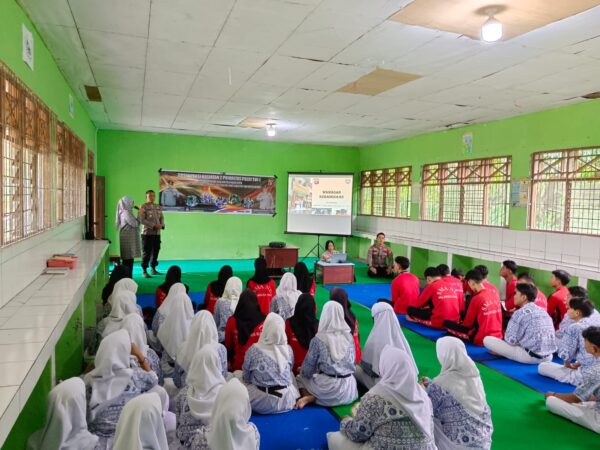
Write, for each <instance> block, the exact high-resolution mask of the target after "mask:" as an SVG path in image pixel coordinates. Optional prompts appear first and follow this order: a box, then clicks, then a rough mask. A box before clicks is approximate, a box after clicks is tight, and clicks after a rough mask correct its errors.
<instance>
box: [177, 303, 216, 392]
mask: <svg viewBox="0 0 600 450" xmlns="http://www.w3.org/2000/svg"><path fill="white" fill-rule="evenodd" d="M207 344H215V345H216V348H217V352H218V354H219V360H220V367H221V373H222V374H223V376H224V377H225V378H227V349H226V348H225V346H224V345H222V344H219V343H218V338H217V326H216V325H215V320H214V319H213V315H212V314H211V313H210V312H208V311H206V310H202V311H199V312H198V313H196V315H195V316H194V318H193V319H192V323H191V325H190V334H188V337H187V339H186V340H185V342H184V343H183V345H182V346H181V348H180V350H179V352H178V353H177V360H176V361H175V369H174V371H173V382H174V383H175V386H177V387H178V388H179V389H181V388H182V387H183V386H185V384H186V376H187V373H188V371H189V370H190V364H191V363H192V359H193V358H194V356H195V355H196V353H198V351H199V350H200V349H201V348H202V347H204V346H205V345H207Z"/></svg>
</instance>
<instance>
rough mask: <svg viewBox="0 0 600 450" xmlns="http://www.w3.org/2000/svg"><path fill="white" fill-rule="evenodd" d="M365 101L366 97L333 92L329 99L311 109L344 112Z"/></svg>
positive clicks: (319, 102)
mask: <svg viewBox="0 0 600 450" xmlns="http://www.w3.org/2000/svg"><path fill="white" fill-rule="evenodd" d="M364 99H365V96H364V95H358V94H348V93H346V92H332V93H331V94H329V95H328V96H327V97H325V98H323V99H321V100H319V101H318V102H317V103H314V104H313V105H312V106H311V107H310V109H314V110H315V111H324V112H334V111H344V110H346V109H348V108H350V107H351V106H353V105H355V104H357V103H358V102H360V101H361V100H364Z"/></svg>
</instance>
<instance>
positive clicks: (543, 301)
mask: <svg viewBox="0 0 600 450" xmlns="http://www.w3.org/2000/svg"><path fill="white" fill-rule="evenodd" d="M519 283H526V284H530V285H532V286H535V280H534V279H533V277H532V276H531V274H529V272H522V273H520V274H519V276H518V277H517V284H519ZM535 287H536V288H537V286H535ZM533 303H534V304H535V306H539V307H540V308H542V309H543V310H544V311H546V310H547V309H548V299H547V298H546V295H545V294H544V293H543V292H542V291H540V290H539V289H538V290H537V297H536V298H535V302H533ZM515 306H516V305H515ZM518 308H519V307H518V306H517V309H518Z"/></svg>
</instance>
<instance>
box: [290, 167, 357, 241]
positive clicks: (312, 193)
mask: <svg viewBox="0 0 600 450" xmlns="http://www.w3.org/2000/svg"><path fill="white" fill-rule="evenodd" d="M353 179H354V178H353V175H352V174H349V173H318V174H317V173H290V174H288V206H287V232H288V233H304V234H324V235H340V236H349V235H350V234H351V226H352V183H353Z"/></svg>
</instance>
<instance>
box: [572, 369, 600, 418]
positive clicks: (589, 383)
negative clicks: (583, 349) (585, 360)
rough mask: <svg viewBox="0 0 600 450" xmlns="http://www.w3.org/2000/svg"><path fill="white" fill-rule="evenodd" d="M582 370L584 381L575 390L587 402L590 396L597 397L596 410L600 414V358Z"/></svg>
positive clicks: (580, 398) (578, 396)
mask: <svg viewBox="0 0 600 450" xmlns="http://www.w3.org/2000/svg"><path fill="white" fill-rule="evenodd" d="M596 360H597V361H598V362H597V363H596V364H592V365H590V366H588V367H585V368H583V369H582V370H581V376H582V378H583V381H582V383H581V384H580V385H579V386H577V389H575V392H573V393H574V394H575V395H576V396H577V398H579V400H581V401H582V402H587V401H589V400H590V397H592V396H594V397H596V406H595V408H596V411H597V413H598V414H600V360H598V358H596Z"/></svg>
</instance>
